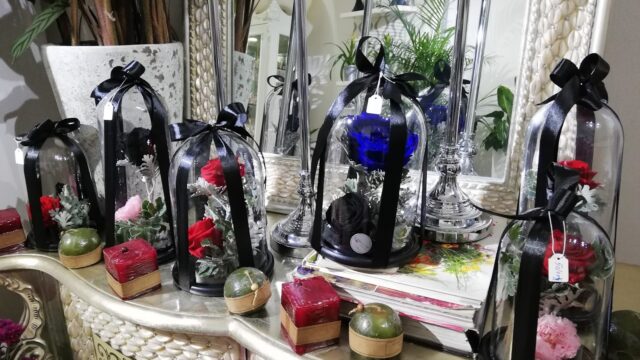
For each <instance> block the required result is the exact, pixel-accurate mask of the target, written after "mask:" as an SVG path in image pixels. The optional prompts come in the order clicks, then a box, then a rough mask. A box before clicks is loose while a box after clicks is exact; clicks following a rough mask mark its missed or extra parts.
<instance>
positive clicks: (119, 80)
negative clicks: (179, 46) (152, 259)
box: [92, 61, 174, 263]
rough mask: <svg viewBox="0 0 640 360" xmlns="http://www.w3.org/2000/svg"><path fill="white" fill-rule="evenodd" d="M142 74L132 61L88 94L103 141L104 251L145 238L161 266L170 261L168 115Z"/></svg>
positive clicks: (135, 62)
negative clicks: (95, 105)
mask: <svg viewBox="0 0 640 360" xmlns="http://www.w3.org/2000/svg"><path fill="white" fill-rule="evenodd" d="M143 73H144V67H143V66H142V65H141V64H140V63H138V62H137V61H133V62H131V63H130V64H128V65H127V66H126V67H124V68H122V67H115V68H114V69H113V70H112V72H111V78H109V79H107V80H105V81H103V82H102V83H101V84H99V85H98V86H97V87H96V88H95V89H94V91H93V93H92V97H93V98H94V99H95V100H96V104H97V115H98V130H99V132H100V138H101V141H102V163H103V169H104V179H105V181H104V184H105V194H104V196H105V239H106V243H107V246H113V245H115V244H119V243H122V242H125V241H129V240H133V239H144V240H146V241H148V242H149V243H150V244H151V245H153V247H154V248H155V249H156V251H157V253H158V262H160V263H166V262H168V261H171V260H173V258H174V242H173V230H172V228H171V227H172V220H171V218H172V217H171V213H172V212H171V207H170V195H169V181H168V173H169V161H170V158H169V137H168V128H167V123H168V117H169V114H168V113H167V111H166V107H165V105H164V102H163V100H162V99H161V98H160V96H159V95H158V94H157V93H156V92H155V91H154V90H153V89H152V88H151V86H150V85H149V84H148V83H147V82H146V81H145V80H143V79H142V78H140V76H142V74H143Z"/></svg>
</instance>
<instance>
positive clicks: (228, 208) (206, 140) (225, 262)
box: [171, 103, 273, 296]
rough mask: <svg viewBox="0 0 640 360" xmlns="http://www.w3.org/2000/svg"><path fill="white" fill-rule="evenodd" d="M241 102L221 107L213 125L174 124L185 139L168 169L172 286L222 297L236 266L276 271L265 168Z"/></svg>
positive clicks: (178, 135)
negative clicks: (172, 238) (172, 237)
mask: <svg viewBox="0 0 640 360" xmlns="http://www.w3.org/2000/svg"><path fill="white" fill-rule="evenodd" d="M245 122H246V113H245V111H244V107H243V106H242V104H239V103H234V104H230V105H228V106H226V107H225V108H224V109H223V110H222V111H221V113H220V114H219V116H218V119H217V120H216V123H215V124H211V125H210V124H207V123H204V122H200V121H193V120H187V121H185V122H184V123H181V124H174V125H172V127H171V132H172V134H171V135H172V139H173V140H174V141H184V143H183V144H182V145H181V146H180V147H179V148H178V150H177V151H176V153H175V155H174V159H173V162H172V165H171V181H172V185H171V189H172V196H173V197H172V200H173V204H174V208H175V209H176V217H175V221H176V223H175V229H176V238H177V261H176V265H175V266H174V269H173V276H174V283H175V284H176V286H178V287H179V288H180V289H182V290H185V291H189V292H192V293H195V294H198V295H205V296H222V295H223V290H224V283H225V280H226V279H227V277H228V276H229V275H230V274H231V273H232V272H234V271H235V270H236V269H238V268H240V267H253V268H256V269H257V270H259V271H262V272H263V273H264V274H266V276H267V277H268V276H271V274H272V273H273V256H272V255H271V253H270V252H269V250H268V249H267V245H266V233H265V231H266V226H267V216H266V210H265V205H264V201H265V197H264V176H265V172H264V164H263V162H262V158H261V156H260V154H259V153H258V152H257V151H256V150H255V149H254V148H253V147H252V145H251V144H250V143H249V142H247V141H248V140H252V139H251V138H250V136H249V134H248V132H247V131H246V130H245V128H244V124H245Z"/></svg>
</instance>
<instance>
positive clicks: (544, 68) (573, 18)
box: [187, 0, 611, 212]
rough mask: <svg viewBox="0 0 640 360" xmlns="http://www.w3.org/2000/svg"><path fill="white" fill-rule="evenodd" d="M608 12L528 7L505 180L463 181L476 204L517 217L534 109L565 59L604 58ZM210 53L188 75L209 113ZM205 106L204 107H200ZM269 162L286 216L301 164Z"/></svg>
mask: <svg viewBox="0 0 640 360" xmlns="http://www.w3.org/2000/svg"><path fill="white" fill-rule="evenodd" d="M202 3H204V4H205V5H206V1H202V0H189V4H190V5H189V6H191V7H192V8H191V10H190V13H191V14H194V11H201V10H202V9H194V8H193V7H196V6H198V4H202ZM610 6H611V0H562V1H559V0H530V1H529V3H528V6H527V11H526V14H527V15H526V20H525V23H524V31H523V44H524V46H523V49H522V56H521V65H520V74H519V76H518V84H517V88H516V93H515V101H514V104H515V111H514V117H513V119H512V123H511V129H510V135H509V136H510V141H509V147H508V149H507V157H506V159H507V160H506V161H507V166H506V169H505V174H504V177H503V178H502V179H494V178H481V177H461V178H460V180H461V186H462V188H463V189H464V190H465V192H466V193H467V194H468V195H469V196H470V197H471V198H472V199H473V200H474V201H475V202H477V203H478V204H480V205H482V206H484V207H487V208H490V209H493V210H495V211H502V212H513V211H514V210H515V209H516V206H517V199H518V192H519V186H520V176H519V174H520V171H521V169H522V158H523V154H524V136H525V132H526V129H527V126H528V123H529V120H530V119H531V117H532V116H533V114H534V113H535V111H536V109H537V107H536V104H538V103H540V102H541V101H542V100H544V99H545V98H546V97H548V96H550V95H551V94H552V92H553V88H554V85H553V84H552V83H551V82H550V81H549V74H550V72H551V70H552V69H553V67H554V66H555V64H556V63H557V62H558V61H559V60H560V59H562V58H568V59H570V60H572V61H573V62H579V61H580V60H582V58H584V57H585V56H586V55H587V54H588V53H589V52H592V51H593V52H602V50H603V49H604V39H605V37H606V29H607V25H608V15H609V9H610ZM204 11H206V9H204ZM205 18H206V17H205ZM187 26H188V28H189V34H190V41H192V42H193V41H196V42H198V41H199V42H200V43H202V41H201V40H198V38H199V37H200V36H203V35H202V34H201V32H199V31H197V30H196V28H195V27H194V25H193V24H189V25H187ZM206 36H208V35H206ZM206 53H207V52H206V49H198V47H197V46H190V47H189V57H190V64H191V65H192V66H195V67H196V68H197V69H196V70H194V69H193V68H192V69H191V71H190V74H191V85H190V86H189V88H190V89H191V106H192V108H194V107H203V106H204V107H211V106H210V105H208V104H209V103H211V102H213V101H214V99H213V96H207V97H204V98H203V97H201V96H195V95H196V94H197V91H198V88H197V86H195V84H197V83H198V82H199V81H202V80H203V79H200V78H198V76H197V75H196V74H198V73H199V72H200V73H206V72H207V71H206V66H207V63H208V62H206V61H198V60H197V59H198V58H201V57H202V54H206ZM209 54H210V52H209ZM201 68H202V69H201ZM203 69H205V70H203ZM201 101H204V103H200V102H201ZM207 102H209V103H207ZM265 159H266V163H267V176H268V180H267V208H268V209H269V210H272V211H279V212H287V211H288V210H290V209H291V208H293V207H294V206H295V205H296V204H297V202H298V194H297V193H296V188H297V185H298V180H297V179H298V176H297V174H298V172H299V160H298V159H296V158H291V157H286V156H281V155H275V154H265ZM436 179H437V176H436V174H435V173H433V174H430V176H428V181H429V186H432V185H433V184H434V183H435V181H436Z"/></svg>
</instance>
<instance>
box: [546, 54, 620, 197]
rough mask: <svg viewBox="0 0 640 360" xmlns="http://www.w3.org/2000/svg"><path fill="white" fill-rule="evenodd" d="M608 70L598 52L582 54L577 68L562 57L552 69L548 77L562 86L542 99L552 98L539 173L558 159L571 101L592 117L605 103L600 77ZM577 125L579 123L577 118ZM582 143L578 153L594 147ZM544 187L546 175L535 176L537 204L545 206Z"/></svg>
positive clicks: (603, 88) (607, 65)
mask: <svg viewBox="0 0 640 360" xmlns="http://www.w3.org/2000/svg"><path fill="white" fill-rule="evenodd" d="M608 73H609V64H608V63H607V62H606V61H605V60H604V59H603V58H602V57H600V55H598V54H590V55H588V56H587V57H585V58H584V60H583V61H582V63H580V67H579V68H578V67H577V66H576V65H575V64H574V63H572V62H571V61H570V60H567V59H562V60H561V61H560V62H559V63H558V64H557V65H556V67H555V68H554V69H553V71H552V73H551V75H550V78H551V81H553V82H554V83H555V84H556V85H558V86H559V87H561V90H560V91H559V92H558V93H556V94H554V95H552V96H551V97H549V98H548V99H547V100H545V101H544V102H543V103H542V104H546V103H549V102H552V101H553V104H552V105H551V108H549V110H548V111H547V118H546V119H545V123H544V126H543V128H542V134H541V138H540V144H544V146H540V154H539V159H538V169H537V171H538V172H537V173H538V174H544V171H545V170H546V169H547V168H549V166H550V165H551V164H552V163H553V162H554V161H556V160H557V157H558V147H559V142H560V133H561V131H562V126H563V125H564V120H565V119H566V117H567V115H568V114H569V111H570V110H571V108H573V106H574V105H578V106H580V108H579V118H580V117H582V118H584V120H586V119H593V117H594V115H593V112H594V111H597V110H599V109H601V108H602V107H603V106H607V105H606V101H607V99H608V95H607V90H606V88H605V86H604V83H603V82H602V80H604V78H605V77H606V76H607V74H608ZM607 107H608V106H607ZM578 126H579V127H580V126H581V124H580V121H579V124H578ZM591 131H593V130H591ZM581 147H582V144H581V143H578V144H576V154H578V156H580V154H585V153H592V151H593V149H581ZM591 156H592V155H591ZM591 156H588V157H591ZM587 162H588V163H590V162H591V161H590V160H589V161H587ZM547 188H548V185H547V179H546V177H545V176H543V175H540V176H538V179H537V182H536V198H535V206H536V207H544V206H546V204H547V201H548V197H547V196H548V194H547Z"/></svg>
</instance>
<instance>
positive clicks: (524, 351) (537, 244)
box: [478, 164, 606, 360]
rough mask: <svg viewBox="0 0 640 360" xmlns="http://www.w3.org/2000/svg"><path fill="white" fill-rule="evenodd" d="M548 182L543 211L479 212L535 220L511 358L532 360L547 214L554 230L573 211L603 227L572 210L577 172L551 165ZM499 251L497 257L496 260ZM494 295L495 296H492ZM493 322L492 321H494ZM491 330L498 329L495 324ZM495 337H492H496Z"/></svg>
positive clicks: (522, 267)
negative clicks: (549, 186)
mask: <svg viewBox="0 0 640 360" xmlns="http://www.w3.org/2000/svg"><path fill="white" fill-rule="evenodd" d="M548 178H549V179H548V181H547V183H549V184H552V186H553V193H552V195H551V197H550V199H549V201H548V203H547V205H546V206H545V207H543V208H535V209H532V210H529V211H527V212H525V213H523V214H519V215H505V214H500V213H497V212H493V211H491V210H486V209H481V208H480V207H478V208H479V209H481V210H482V211H486V212H487V213H489V214H491V215H494V216H500V217H503V218H507V219H511V220H524V221H534V222H535V223H534V224H533V227H532V228H531V230H530V231H529V232H528V237H527V238H526V240H525V245H524V247H523V252H522V257H521V259H520V270H519V273H518V286H517V290H516V295H515V307H514V310H513V312H514V314H515V316H514V324H513V343H512V346H511V349H512V356H511V358H512V359H518V360H520V359H522V360H533V359H534V358H535V350H536V333H537V328H538V307H539V302H540V276H541V272H542V266H543V261H544V259H545V252H546V249H547V246H548V244H549V241H550V239H551V236H552V234H551V231H550V228H549V218H548V214H551V217H552V219H553V220H554V225H553V226H554V227H555V228H558V227H561V222H562V221H564V220H565V219H566V218H567V216H569V214H570V213H571V212H576V213H578V214H580V216H582V217H584V218H585V219H586V220H587V221H589V222H591V223H592V224H594V225H595V226H597V227H598V228H599V229H600V230H601V231H602V232H603V233H604V234H606V232H605V231H604V230H603V229H602V227H601V226H600V225H599V224H598V223H597V222H596V221H595V220H593V219H592V218H590V217H589V216H588V215H586V214H583V213H579V212H577V211H575V210H574V208H575V206H576V205H577V204H578V203H579V202H580V201H581V197H580V196H579V195H578V194H577V193H576V189H577V186H578V184H579V182H580V174H579V172H578V171H576V170H573V169H568V168H565V167H562V166H560V165H557V164H553V167H552V169H551V170H550V171H549V173H548ZM510 228H511V226H507V228H506V229H505V230H504V232H503V233H502V235H501V237H500V238H501V239H502V238H504V236H505V235H506V234H507V232H508V231H509V229H510ZM499 256H500V251H498V255H497V258H496V262H497V261H498V259H499ZM493 271H494V272H493V276H492V278H493V279H494V280H492V282H493V281H495V279H496V277H497V275H498V273H497V272H498V268H497V266H494V270H493ZM492 294H493V296H495V294H494V293H492ZM494 321H495V319H494ZM493 329H494V330H497V329H496V327H495V323H494V327H493ZM495 335H496V334H493V336H495ZM492 340H495V339H492Z"/></svg>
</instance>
